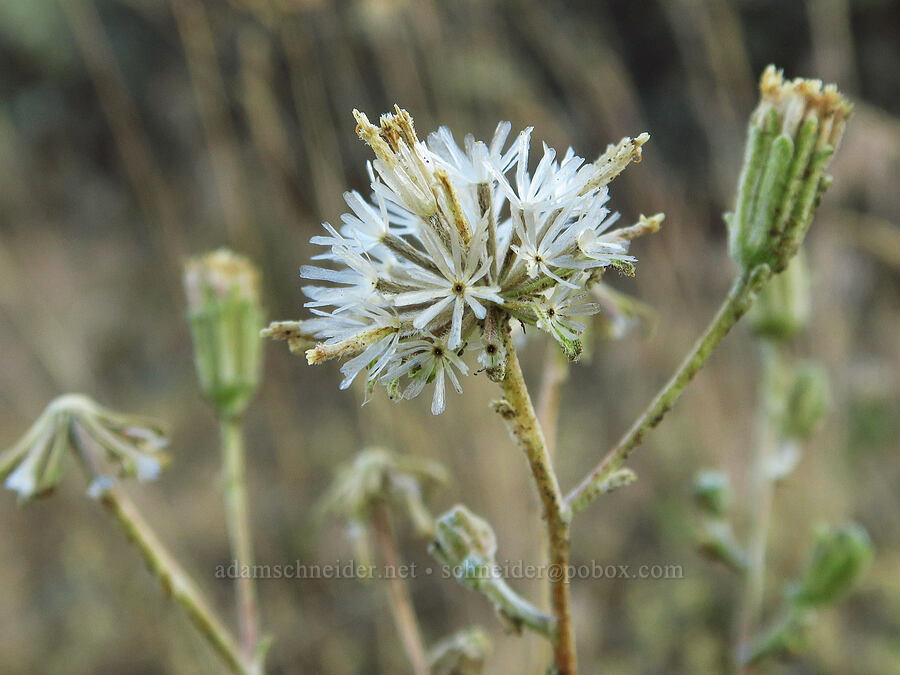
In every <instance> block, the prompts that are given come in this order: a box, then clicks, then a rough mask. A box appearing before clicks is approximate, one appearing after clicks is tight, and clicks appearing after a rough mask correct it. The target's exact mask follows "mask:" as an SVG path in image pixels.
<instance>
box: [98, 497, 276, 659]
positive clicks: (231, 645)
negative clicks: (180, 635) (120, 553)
mask: <svg viewBox="0 0 900 675" xmlns="http://www.w3.org/2000/svg"><path fill="white" fill-rule="evenodd" d="M98 500H99V501H100V504H101V505H102V506H103V508H104V509H105V510H106V512H107V513H109V514H110V515H111V516H112V517H113V518H114V519H115V521H116V522H117V523H118V524H119V525H120V526H121V528H122V530H123V532H124V533H125V536H126V537H128V539H129V541H131V542H132V543H133V544H134V545H135V546H136V547H137V549H138V551H140V553H141V557H142V558H143V559H144V562H145V563H146V565H147V569H148V570H149V571H150V573H151V574H152V575H153V576H155V577H156V578H157V580H158V581H159V584H160V586H161V587H162V589H163V593H165V594H166V595H167V596H169V597H171V598H172V599H173V600H175V602H177V603H178V604H179V605H181V607H182V609H183V610H184V611H185V613H186V614H187V616H188V618H189V619H190V620H191V623H193V624H194V626H195V627H196V628H197V630H199V631H200V634H201V635H202V636H203V637H204V639H206V641H207V642H208V643H209V644H210V646H212V648H213V650H215V652H216V653H217V654H218V655H219V656H220V657H221V659H222V661H223V662H224V663H225V665H227V666H228V669H229V670H230V671H231V672H232V673H236V674H237V675H257V674H258V673H260V672H261V671H260V669H259V667H258V664H256V663H254V662H253V660H252V659H251V658H248V656H247V655H246V654H245V653H244V652H243V650H242V649H241V647H240V646H239V645H238V642H237V640H235V638H234V636H233V635H232V634H231V631H229V630H228V628H226V627H225V624H223V623H222V621H221V620H220V619H219V618H218V617H217V616H216V614H215V612H214V611H213V610H212V609H211V608H210V606H209V605H208V604H207V602H206V599H205V598H204V597H203V594H202V593H201V592H200V590H199V589H198V588H197V585H196V584H195V583H194V581H193V580H192V579H191V578H190V576H189V575H188V574H187V572H185V571H184V570H183V569H182V567H181V566H180V565H179V564H178V562H177V561H176V560H175V558H174V557H173V556H172V554H171V553H169V551H168V550H167V549H166V547H165V546H164V545H163V544H162V542H161V541H160V540H159V538H158V537H157V536H156V534H155V533H154V532H153V530H152V529H151V528H150V526H149V525H148V524H147V522H146V521H145V520H144V519H143V517H142V516H141V514H140V512H139V511H138V508H137V506H135V505H134V503H133V502H132V501H131V500H130V499H129V498H128V496H127V495H126V494H125V493H124V492H122V490H120V489H119V488H118V487H115V486H110V487H107V488H106V489H104V490H103V491H102V492H101V493H100V494H99V495H98Z"/></svg>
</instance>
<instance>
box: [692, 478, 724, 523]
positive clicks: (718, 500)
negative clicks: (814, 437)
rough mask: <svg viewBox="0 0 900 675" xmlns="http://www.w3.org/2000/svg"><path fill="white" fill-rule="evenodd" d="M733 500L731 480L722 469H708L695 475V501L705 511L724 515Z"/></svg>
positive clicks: (713, 514) (712, 514)
mask: <svg viewBox="0 0 900 675" xmlns="http://www.w3.org/2000/svg"><path fill="white" fill-rule="evenodd" d="M731 500H732V493H731V481H729V480H728V476H727V475H726V474H725V473H723V472H722V471H715V470H712V469H706V470H704V471H698V472H697V475H696V476H694V502H695V503H696V504H697V506H698V507H700V509H701V510H702V511H704V512H705V513H708V514H709V515H711V516H724V515H725V512H726V511H728V507H729V506H730V505H731Z"/></svg>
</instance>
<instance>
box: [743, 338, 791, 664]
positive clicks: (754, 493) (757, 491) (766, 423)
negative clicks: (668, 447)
mask: <svg viewBox="0 0 900 675" xmlns="http://www.w3.org/2000/svg"><path fill="white" fill-rule="evenodd" d="M761 347H762V369H763V372H762V387H761V391H760V396H759V399H760V402H759V410H758V411H757V438H756V443H755V448H754V453H753V459H752V465H751V469H750V490H749V495H748V504H749V505H750V509H749V513H750V534H749V538H748V545H747V565H748V566H747V575H746V577H745V579H744V587H743V594H742V596H741V599H740V602H739V603H738V608H737V620H736V623H735V625H736V628H737V632H736V649H735V655H736V657H735V660H736V668H735V671H736V672H738V673H740V672H743V671H744V666H742V665H740V662H739V659H738V656H737V655H739V654H741V653H742V652H743V651H744V650H745V648H746V647H748V646H749V644H750V640H751V638H752V637H753V633H754V631H755V629H756V627H757V626H758V625H759V621H760V618H761V614H762V602H763V594H764V591H765V576H766V540H767V538H768V534H769V522H770V520H771V515H772V496H773V492H774V487H775V486H774V481H773V480H772V477H771V475H770V466H771V460H772V457H773V455H774V454H775V452H776V450H777V446H778V436H777V434H776V432H775V427H774V423H773V413H774V411H773V406H774V405H775V402H774V398H775V397H776V396H777V392H776V391H775V390H776V388H777V386H778V383H777V381H776V380H777V377H778V367H779V356H780V355H779V353H778V350H779V346H778V345H775V344H771V343H769V342H768V341H766V340H763V341H762V344H761Z"/></svg>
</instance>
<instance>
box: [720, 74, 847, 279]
mask: <svg viewBox="0 0 900 675" xmlns="http://www.w3.org/2000/svg"><path fill="white" fill-rule="evenodd" d="M759 88H760V102H759V105H758V106H757V108H756V110H755V111H754V113H753V116H752V117H751V120H750V127H749V130H748V136H747V147H746V151H745V156H744V166H743V169H742V171H741V176H740V179H739V182H738V196H737V204H736V206H735V210H734V213H731V214H728V215H727V216H726V220H727V222H728V226H729V246H730V249H731V255H732V257H733V258H734V259H735V260H736V261H737V262H738V264H739V265H741V267H742V268H743V269H745V270H750V269H752V268H753V267H755V266H757V265H760V264H766V265H768V266H769V267H770V268H771V269H772V271H773V272H780V271H781V270H783V269H784V268H785V267H786V266H787V263H788V261H789V260H790V259H791V258H792V257H793V256H794V254H795V253H796V252H797V250H798V249H799V248H800V244H802V243H803V238H804V237H805V236H806V231H807V229H808V228H809V224H810V222H811V221H812V216H813V211H814V210H815V208H816V206H817V205H818V202H819V199H820V198H821V196H822V193H823V192H824V191H825V189H826V188H827V187H828V185H829V184H830V178H828V177H827V176H826V175H825V170H826V169H827V168H828V165H829V164H830V163H831V158H832V156H833V155H834V152H835V151H836V150H837V148H838V145H840V142H841V138H842V137H843V134H844V127H845V126H846V123H847V119H848V118H849V117H850V115H851V113H852V111H853V106H852V104H850V103H849V102H848V101H847V99H845V98H844V97H843V95H841V93H840V92H838V90H837V87H836V86H835V85H833V84H829V85H823V84H822V82H821V81H820V80H804V79H801V78H797V79H795V80H790V81H787V80H785V79H784V76H783V74H782V71H780V70H776V69H775V66H769V67H768V68H766V70H765V72H764V73H763V74H762V78H761V79H760V84H759Z"/></svg>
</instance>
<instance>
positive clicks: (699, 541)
mask: <svg viewBox="0 0 900 675" xmlns="http://www.w3.org/2000/svg"><path fill="white" fill-rule="evenodd" d="M695 543H696V545H697V550H698V552H699V553H700V555H702V556H703V557H704V558H706V559H707V560H711V561H713V562H719V563H722V564H723V565H725V566H726V567H728V568H729V569H731V570H734V571H735V572H739V573H741V574H743V573H744V572H746V571H747V567H748V565H747V554H746V553H745V552H744V551H743V550H742V549H741V547H740V544H738V542H737V539H736V538H735V536H734V530H732V528H731V524H730V523H728V522H726V521H724V520H721V519H719V518H707V519H705V520H704V521H703V523H702V524H701V527H700V529H699V530H698V531H697V533H696V535H695Z"/></svg>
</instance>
